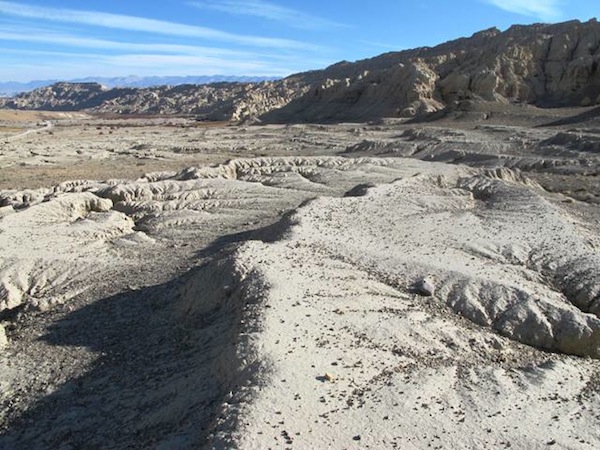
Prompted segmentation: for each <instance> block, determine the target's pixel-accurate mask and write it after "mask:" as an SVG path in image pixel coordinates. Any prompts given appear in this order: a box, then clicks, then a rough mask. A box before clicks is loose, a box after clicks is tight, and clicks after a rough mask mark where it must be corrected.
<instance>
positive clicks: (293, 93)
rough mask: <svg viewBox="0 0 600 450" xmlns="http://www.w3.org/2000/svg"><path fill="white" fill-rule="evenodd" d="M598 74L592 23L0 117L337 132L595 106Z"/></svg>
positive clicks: (74, 95)
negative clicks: (151, 120) (446, 113)
mask: <svg viewBox="0 0 600 450" xmlns="http://www.w3.org/2000/svg"><path fill="white" fill-rule="evenodd" d="M599 64H600V24H598V22H597V21H596V20H595V19H593V20H590V21H588V22H585V23H582V22H579V21H571V22H565V23H560V24H552V25H547V24H535V25H529V26H521V25H517V26H513V27H511V28H509V29H508V30H506V31H504V32H501V31H500V30H498V29H496V28H491V29H489V30H484V31H481V32H479V33H475V34H474V35H473V36H471V37H470V38H461V39H457V40H454V41H451V42H447V43H445V44H441V45H439V46H436V47H432V48H430V47H423V48H417V49H413V50H406V51H401V52H392V53H386V54H383V55H380V56H377V57H375V58H371V59H365V60H362V61H357V62H354V63H349V62H345V61H343V62H340V63H337V64H334V65H332V66H330V67H328V68H326V69H323V70H317V71H311V72H305V73H300V74H296V75H292V76H290V77H288V78H285V79H283V80H279V81H265V82H260V83H215V84H211V85H182V86H160V87H155V88H145V89H133V88H118V89H105V88H103V87H102V86H101V85H99V84H95V83H79V84H66V83H58V84H55V85H53V86H50V87H46V88H41V89H38V90H35V91H33V92H30V93H26V94H21V95H19V96H17V97H15V98H12V99H0V107H6V108H18V109H49V110H81V109H87V110H91V111H97V112H104V113H127V114H196V115H198V116H200V117H202V118H204V119H206V120H235V121H239V120H247V119H256V118H259V119H260V120H261V121H263V122H318V121H330V122H336V121H345V120H370V119H375V118H381V117H411V116H415V115H416V116H419V115H423V114H427V113H431V112H436V111H440V110H443V109H446V108H453V107H456V106H459V105H461V103H463V102H465V101H485V102H496V103H527V104H533V105H537V106H542V107H554V106H590V105H595V104H600V76H599V74H600V72H599V71H598V66H599Z"/></svg>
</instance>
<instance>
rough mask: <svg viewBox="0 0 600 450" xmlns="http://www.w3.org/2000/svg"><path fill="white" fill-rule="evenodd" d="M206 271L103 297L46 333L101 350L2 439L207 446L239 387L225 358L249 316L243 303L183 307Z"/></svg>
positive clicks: (5, 443) (27, 444)
mask: <svg viewBox="0 0 600 450" xmlns="http://www.w3.org/2000/svg"><path fill="white" fill-rule="evenodd" d="M197 270H202V268H198V269H193V270H192V271H191V273H188V274H186V275H184V276H183V277H181V278H180V279H177V280H174V281H171V282H169V283H167V284H164V285H159V286H152V287H149V288H145V289H141V290H137V291H129V292H124V293H121V294H119V295H115V296H112V297H109V298H105V299H102V300H99V301H96V302H94V303H92V304H90V305H89V306H85V307H83V308H81V309H79V310H77V311H75V312H72V313H70V314H68V315H67V316H66V317H65V318H64V319H62V320H60V321H58V322H56V323H54V324H52V325H51V326H50V327H49V328H48V329H47V334H45V335H44V336H42V337H41V339H42V340H45V341H47V342H48V343H50V344H51V345H56V346H74V347H86V348H89V349H90V350H92V351H94V352H97V354H98V359H97V361H96V362H95V364H94V366H93V368H92V369H91V370H90V371H89V372H88V373H86V374H85V375H83V376H81V377H79V378H76V379H73V380H71V381H69V382H67V383H66V384H64V385H62V386H61V387H60V388H59V389H58V390H57V391H55V392H53V393H51V394H49V395H47V396H46V397H44V398H43V399H41V400H40V401H39V402H38V403H37V404H35V405H34V406H33V407H31V408H30V409H29V410H28V411H27V412H26V413H25V414H24V415H23V416H21V417H19V418H18V419H16V420H14V421H13V422H12V423H11V424H9V428H8V431H7V432H6V433H5V434H4V435H3V436H0V448H6V449H9V448H10V449H48V448H54V449H75V448H76V449H95V448H98V449H100V448H102V449H107V448H119V449H121V448H123V449H124V448H128V449H130V448H198V447H201V446H202V444H203V443H205V442H206V438H207V433H208V430H209V429H210V425H211V422H212V421H213V420H214V418H215V414H216V411H217V408H218V407H219V405H220V404H221V403H222V401H223V394H224V393H225V392H228V391H229V389H230V388H231V386H230V385H229V383H230V381H231V380H230V379H228V377H227V373H223V371H224V369H223V365H222V361H223V360H235V357H234V355H233V353H234V352H235V346H234V345H233V342H234V341H235V339H236V333H237V332H238V330H237V325H236V320H238V319H239V317H236V316H237V313H236V311H235V308H236V306H235V305H233V306H232V305H230V306H228V307H226V308H222V307H219V306H217V307H215V308H212V309H210V310H209V311H205V312H204V313H203V314H202V315H201V317H193V318H189V317H185V314H182V311H181V310H180V309H181V308H180V305H179V301H178V296H179V294H178V292H179V287H180V286H181V284H182V283H184V282H185V280H186V279H187V278H188V277H191V276H195V274H194V272H195V271H197ZM197 301H199V302H202V301H203V299H202V293H201V292H199V293H198V298H197ZM209 303H210V302H209ZM234 303H235V302H234ZM32 376H33V374H32Z"/></svg>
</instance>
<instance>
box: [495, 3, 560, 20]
mask: <svg viewBox="0 0 600 450" xmlns="http://www.w3.org/2000/svg"><path fill="white" fill-rule="evenodd" d="M484 1H485V2H486V3H489V4H491V5H494V6H496V7H498V8H500V9H503V10H505V11H509V12H513V13H516V14H520V15H522V16H528V17H536V18H538V19H541V20H545V21H553V20H557V19H560V18H561V17H562V15H563V14H562V10H561V4H562V3H563V2H562V1H561V0H484Z"/></svg>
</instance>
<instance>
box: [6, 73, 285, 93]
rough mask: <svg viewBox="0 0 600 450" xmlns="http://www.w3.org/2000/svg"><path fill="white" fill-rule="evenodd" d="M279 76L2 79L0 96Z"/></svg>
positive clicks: (257, 79) (272, 78)
mask: <svg viewBox="0 0 600 450" xmlns="http://www.w3.org/2000/svg"><path fill="white" fill-rule="evenodd" d="M279 78H280V77H270V76H263V77H252V76H233V75H182V76H137V75H129V76H124V77H84V78H73V79H71V80H59V79H49V80H32V81H29V82H20V81H2V82H0V97H3V96H4V97H11V96H14V95H17V94H21V93H25V92H30V91H33V90H34V89H38V88H42V87H47V86H51V85H53V84H56V83H73V84H77V83H99V84H102V85H103V86H106V87H109V88H124V87H135V88H147V87H153V86H164V85H181V84H211V83H221V82H240V83H257V82H260V81H271V80H277V79H279Z"/></svg>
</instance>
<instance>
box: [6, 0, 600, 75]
mask: <svg viewBox="0 0 600 450" xmlns="http://www.w3.org/2000/svg"><path fill="white" fill-rule="evenodd" d="M597 16H600V1H598V0H577V1H576V0H419V1H414V0H387V1H385V0H368V1H367V0H345V1H325V0H302V1H290V0H160V1H154V0H102V1H100V0H86V1H81V0H78V1H75V0H23V1H1V0H0V81H21V82H28V81H32V80H45V79H60V80H71V79H76V78H83V77H121V76H129V75H135V76H186V75H196V76H198V75H235V76H272V77H283V76H287V75H290V74H292V73H297V72H302V71H306V70H313V69H320V68H324V67H326V66H328V65H330V64H333V63H335V62H338V61H341V60H347V61H355V60H358V59H364V58H369V57H372V56H376V55H379V54H381V53H385V52H389V51H398V50H404V49H408V48H414V47H422V46H434V45H437V44H439V43H442V42H445V41H447V40H450V39H456V38H459V37H463V36H470V35H472V34H473V33H475V32H477V31H480V30H482V29H487V28H490V27H493V26H496V27H498V28H500V29H501V30H505V29H506V28H508V27H509V26H511V25H514V24H530V23H536V22H562V21H566V20H572V19H579V20H582V21H587V20H589V19H591V18H593V17H597Z"/></svg>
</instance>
